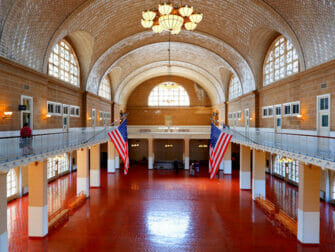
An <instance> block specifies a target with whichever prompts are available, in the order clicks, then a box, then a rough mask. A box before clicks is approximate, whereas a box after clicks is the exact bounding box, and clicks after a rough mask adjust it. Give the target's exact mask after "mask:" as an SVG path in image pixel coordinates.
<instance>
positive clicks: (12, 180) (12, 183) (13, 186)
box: [7, 169, 17, 198]
mask: <svg viewBox="0 0 335 252" xmlns="http://www.w3.org/2000/svg"><path fill="white" fill-rule="evenodd" d="M16 193H17V178H16V172H15V170H14V169H10V170H9V172H8V173H7V198H8V197H11V196H13V195H15V194H16Z"/></svg>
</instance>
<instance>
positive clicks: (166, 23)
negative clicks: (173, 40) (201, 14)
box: [158, 15, 184, 31]
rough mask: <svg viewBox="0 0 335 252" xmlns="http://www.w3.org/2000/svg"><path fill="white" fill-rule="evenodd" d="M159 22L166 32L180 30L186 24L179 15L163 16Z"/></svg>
mask: <svg viewBox="0 0 335 252" xmlns="http://www.w3.org/2000/svg"><path fill="white" fill-rule="evenodd" d="M158 21H159V24H160V25H161V26H162V27H163V28H164V29H165V30H169V31H172V30H177V29H180V28H181V27H182V26H183V23H184V19H183V18H182V17H181V16H178V15H165V16H161V17H160V18H159V19H158Z"/></svg>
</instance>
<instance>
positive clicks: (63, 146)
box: [0, 127, 112, 170]
mask: <svg viewBox="0 0 335 252" xmlns="http://www.w3.org/2000/svg"><path fill="white" fill-rule="evenodd" d="M111 130H112V127H106V128H96V129H93V128H82V129H76V130H73V131H70V132H59V133H49V134H39V135H34V136H33V138H32V139H31V141H29V140H28V139H21V138H20V137H18V136H13V137H2V138H0V170H3V169H10V168H12V167H16V166H20V165H25V164H28V163H30V162H34V161H38V160H42V159H45V158H47V157H50V156H56V155H58V154H62V153H65V152H71V151H73V150H77V149H80V148H83V147H88V146H92V145H95V144H99V143H104V142H107V141H108V139H109V137H108V135H107V132H109V131H111ZM26 140H27V141H26Z"/></svg>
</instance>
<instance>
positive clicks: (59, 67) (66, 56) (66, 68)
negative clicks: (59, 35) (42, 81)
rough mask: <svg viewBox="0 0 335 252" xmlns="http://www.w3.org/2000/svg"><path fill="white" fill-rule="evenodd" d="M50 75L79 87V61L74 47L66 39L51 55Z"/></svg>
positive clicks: (59, 43) (55, 47) (56, 46)
mask: <svg viewBox="0 0 335 252" xmlns="http://www.w3.org/2000/svg"><path fill="white" fill-rule="evenodd" d="M48 73H49V75H51V76H54V77H56V78H58V79H61V80H63V81H66V82H68V83H70V84H72V85H74V86H77V87H79V64H78V60H77V57H76V55H75V53H74V51H73V49H72V47H71V46H70V44H69V43H67V42H66V41H65V40H64V39H62V40H61V41H59V42H58V44H57V45H55V46H54V48H53V50H52V52H51V54H50V57H49V65H48Z"/></svg>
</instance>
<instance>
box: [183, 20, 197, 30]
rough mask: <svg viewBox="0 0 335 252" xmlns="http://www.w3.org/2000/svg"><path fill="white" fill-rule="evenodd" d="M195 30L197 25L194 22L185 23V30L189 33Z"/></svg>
mask: <svg viewBox="0 0 335 252" xmlns="http://www.w3.org/2000/svg"><path fill="white" fill-rule="evenodd" d="M195 28H197V24H196V23H193V22H186V23H185V29H186V30H188V31H193V30H194V29H195Z"/></svg>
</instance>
